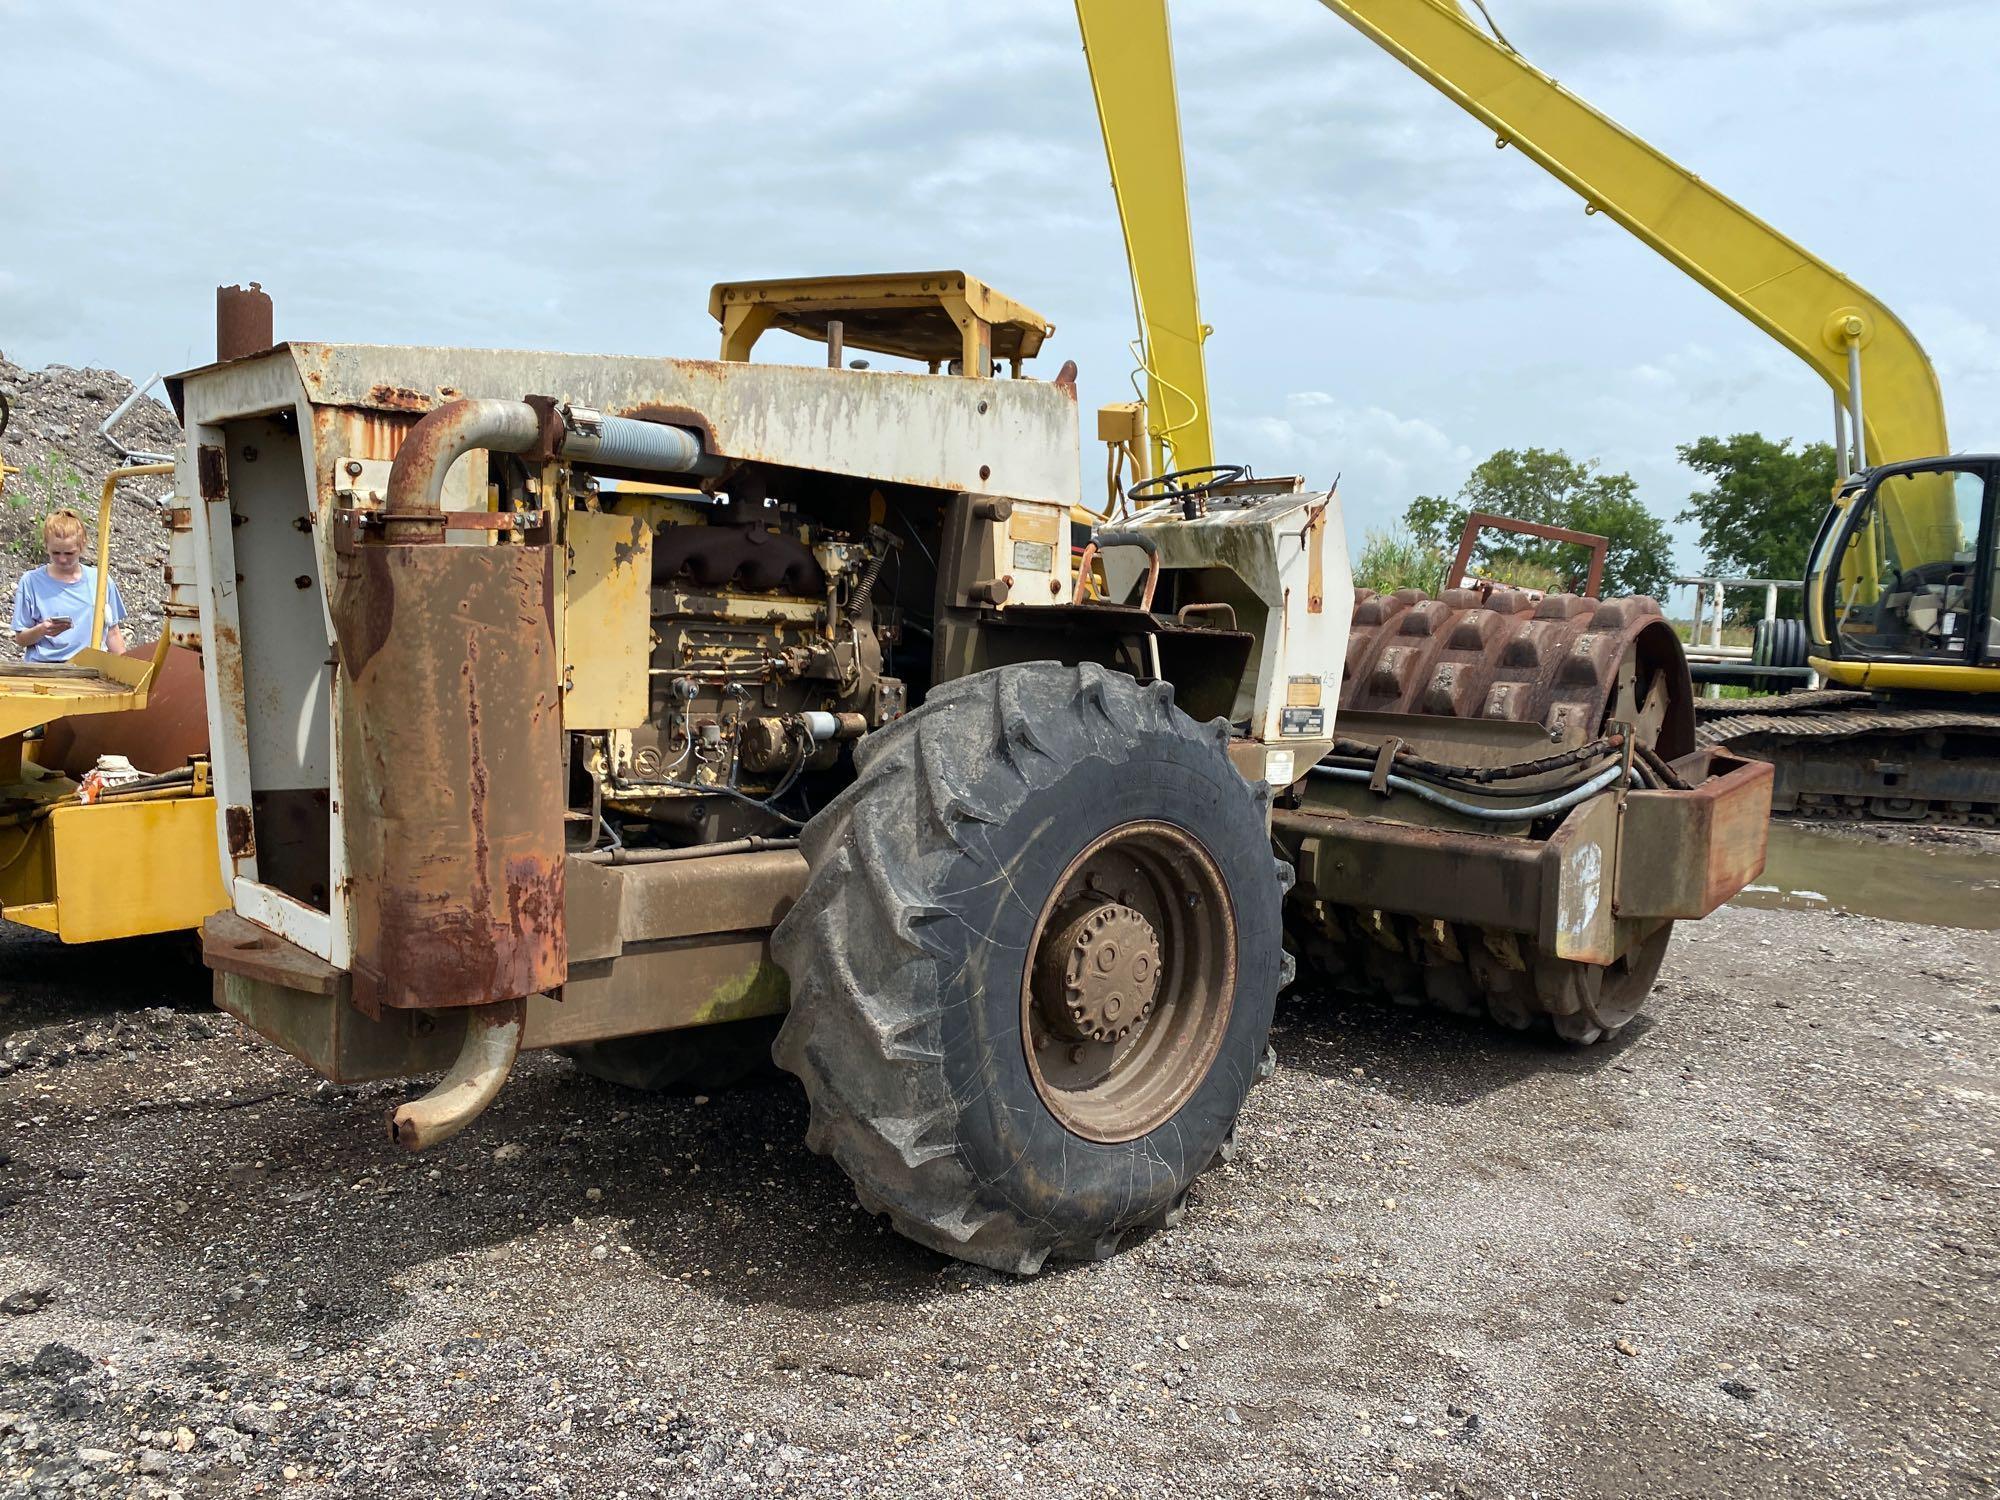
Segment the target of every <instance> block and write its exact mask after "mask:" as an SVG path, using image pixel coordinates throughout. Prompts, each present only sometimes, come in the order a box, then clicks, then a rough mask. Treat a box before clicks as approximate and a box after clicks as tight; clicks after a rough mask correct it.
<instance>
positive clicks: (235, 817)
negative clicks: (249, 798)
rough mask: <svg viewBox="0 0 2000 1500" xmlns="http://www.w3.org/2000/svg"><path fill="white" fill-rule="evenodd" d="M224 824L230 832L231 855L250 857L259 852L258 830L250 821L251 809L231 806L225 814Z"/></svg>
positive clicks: (236, 857) (241, 857) (232, 856)
mask: <svg viewBox="0 0 2000 1500" xmlns="http://www.w3.org/2000/svg"><path fill="white" fill-rule="evenodd" d="M223 824H224V826H225V827H226V828H227V830H228V833H229V855H230V858H232V859H250V858H252V857H253V856H255V854H256V853H257V831H256V828H255V826H254V825H253V824H252V823H251V821H250V809H249V808H247V807H241V806H237V807H231V808H229V809H228V810H227V811H226V812H224V814H223Z"/></svg>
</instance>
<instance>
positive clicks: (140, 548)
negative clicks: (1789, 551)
mask: <svg viewBox="0 0 2000 1500" xmlns="http://www.w3.org/2000/svg"><path fill="white" fill-rule="evenodd" d="M131 394H132V382H131V381H129V380H127V379H126V378H125V377H124V376H123V375H120V374H118V373H117V372H116V371H113V370H72V369H71V368H70V367H69V366H68V365H50V366H49V367H48V368H47V369H45V370H24V369H22V368H21V367H20V366H19V365H16V364H12V363H10V362H9V361H8V360H7V359H6V358H4V357H0V396H5V397H6V398H7V401H8V404H9V405H10V407H11V408H12V412H13V415H12V418H11V420H10V421H9V423H8V426H7V431H6V432H5V434H0V463H5V464H6V465H7V467H8V468H10V469H18V470H20V471H21V472H19V473H17V474H9V475H7V476H6V488H5V490H4V492H0V608H5V609H6V610H7V611H8V612H9V614H8V618H9V619H11V618H12V609H13V603H14V585H15V583H16V582H17V581H18V580H19V579H20V576H21V575H22V574H23V573H25V572H27V571H28V570H29V569H31V568H37V567H40V566H41V564H42V562H43V561H44V558H43V555H42V517H43V516H44V515H46V514H47V513H48V512H49V511H51V510H53V509H55V508H56V507H57V506H59V505H67V506H70V507H72V508H73V509H75V510H77V511H79V512H81V513H82V515H83V517H84V520H85V522H86V524H87V525H88V528H89V532H90V540H89V546H90V548H91V549H92V554H91V560H92V561H94V560H95V550H94V549H95V548H96V546H97V524H96V518H97V506H98V496H99V491H100V489H101V487H102V485H103V483H104V476H105V475H106V474H109V473H110V472H111V471H112V470H113V469H115V468H117V467H118V466H119V465H120V464H121V463H123V462H124V460H123V458H122V457H121V455H120V454H119V451H118V450H117V449H116V448H114V447H113V446H112V445H111V444H110V443H109V442H108V441H106V439H105V438H103V437H102V436H100V435H99V433H98V430H97V429H98V425H99V424H100V423H101V422H103V421H104V419H105V418H106V417H108V416H110V415H111V413H112V412H113V411H114V410H115V409H116V408H117V406H118V403H119V402H121V401H123V400H124V399H125V398H126V397H127V396H129V395H131ZM116 431H117V435H118V436H119V438H121V439H122V440H123V441H124V443H125V445H126V447H128V448H137V449H143V450H145V451H148V452H152V453H170V452H172V451H173V448H174V446H175V445H176V444H177V443H179V442H180V432H181V430H180V424H179V423H177V422H176V421H175V420H174V414H173V411H172V410H171V409H170V408H169V407H167V406H165V405H164V404H162V403H161V402H160V401H158V400H155V399H154V398H153V397H151V396H148V397H146V398H145V399H144V400H142V401H140V402H139V403H138V404H137V405H135V406H134V407H133V408H132V410H131V411H129V412H127V413H126V414H125V416H124V418H123V419H122V420H121V421H120V422H119V424H118V427H117V429H116ZM172 487H173V480H172V476H171V475H162V476H161V477H159V478H157V479H137V480H131V481H128V482H127V483H126V484H124V485H121V486H120V487H119V491H118V496H119V498H118V501H117V509H116V512H115V515H114V520H113V524H112V530H111V569H112V576H113V577H115V578H116V579H117V580H118V588H119V591H120V592H121V593H122V594H124V596H125V607H126V608H127V610H129V611H130V614H131V618H130V621H129V623H128V625H127V629H126V635H127V639H129V640H133V641H144V640H155V639H157V638H158V636H159V631H160V622H161V620H162V618H163V615H162V606H163V604H164V602H165V597H166V561H167V533H166V529H165V527H164V526H163V525H162V524H161V514H160V510H159V505H158V501H159V500H160V498H161V497H163V496H165V495H167V494H169V493H170V492H171V490H172ZM20 654H21V653H20V651H19V649H18V648H17V647H16V646H15V645H14V643H13V641H12V640H11V639H10V638H9V637H8V634H7V633H5V632H0V659H18V658H19V656H20Z"/></svg>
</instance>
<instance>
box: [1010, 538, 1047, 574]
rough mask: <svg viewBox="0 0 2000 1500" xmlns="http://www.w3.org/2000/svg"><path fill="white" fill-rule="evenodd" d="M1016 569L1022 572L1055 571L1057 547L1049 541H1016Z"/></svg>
mask: <svg viewBox="0 0 2000 1500" xmlns="http://www.w3.org/2000/svg"><path fill="white" fill-rule="evenodd" d="M1014 569H1015V571H1016V572H1020V573H1053V572H1055V570H1056V549H1055V547H1054V545H1053V544H1052V543H1049V542H1016V543H1014Z"/></svg>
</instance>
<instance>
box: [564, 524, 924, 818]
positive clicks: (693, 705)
mask: <svg viewBox="0 0 2000 1500" xmlns="http://www.w3.org/2000/svg"><path fill="white" fill-rule="evenodd" d="M741 488H742V490H743V492H742V493H737V494H734V495H732V496H730V497H728V498H727V499H726V500H724V501H722V502H721V503H718V504H714V505H704V504H693V503H685V502H675V503H671V504H670V505H668V506H665V507H663V509H664V510H666V512H667V513H668V519H666V520H665V521H664V522H663V523H662V524H661V525H660V526H659V527H658V529H657V530H656V532H655V534H654V538H653V571H652V590H651V613H652V654H651V662H650V669H649V681H650V688H649V700H650V711H649V714H648V718H649V723H648V724H647V725H646V726H645V727H644V728H639V729H631V730H620V731H614V732H612V733H610V734H607V735H603V736H599V737H593V746H592V749H591V751H590V754H589V758H588V761H587V764H588V768H589V770H590V771H591V772H592V773H593V775H594V777H595V779H596V781H597V784H598V790H599V795H600V797H601V800H602V805H603V808H604V809H605V814H606V821H607V822H611V821H612V820H613V819H628V820H642V821H643V822H645V823H647V824H651V825H656V828H655V831H654V832H653V833H651V834H650V835H648V838H649V841H651V840H655V839H657V840H659V841H662V842H667V843H673V844H680V843H709V842H713V841H716V840H718V839H723V838H730V837H735V836H738V835H740V834H745V833H760V832H761V833H769V832H774V831H777V823H776V822H775V821H774V819H773V816H772V814H774V813H776V812H778V811H779V809H778V807H777V804H778V803H779V801H780V799H782V798H784V797H786V795H787V794H788V793H790V792H791V791H792V789H793V788H794V786H795V785H796V784H797V783H798V782H799V779H800V778H801V777H802V776H804V775H805V774H806V773H808V772H810V771H817V770H825V769H828V768H830V767H832V766H833V765H834V764H835V763H836V762H837V761H838V759H839V757H840V754H841V747H842V745H843V744H845V743H846V742H848V741H852V740H856V739H859V738H860V737H861V736H862V735H863V734H865V733H867V732H868V731H869V730H870V729H873V728H876V727H878V726H880V725H882V724H884V723H886V722H888V721H889V720H891V719H894V718H896V717H898V716H899V715H900V714H901V713H902V712H903V711H904V708H905V706H906V703H905V692H904V686H903V683H902V682H901V681H900V680H899V679H897V678H895V677H891V676H887V675H885V674H884V670H883V661H884V653H885V651H886V650H887V649H888V648H889V647H890V646H892V645H893V644H894V642H895V640H896V638H897V634H898V629H899V623H900V622H899V618H898V616H899V612H898V611H897V610H896V609H895V607H894V606H893V604H892V603H891V602H890V601H889V600H888V599H886V598H878V597H877V593H876V584H877V581H878V580H879V578H880V577H881V574H882V570H883V567H884V565H885V564H886V563H887V562H888V560H889V559H890V557H891V555H892V552H893V550H894V549H895V547H896V546H897V545H898V544H899V539H898V538H896V537H895V536H893V535H892V534H891V533H890V532H888V531H887V530H886V529H884V528H883V527H881V526H871V527H869V528H868V530H867V531H866V532H865V533H864V534H860V535H850V534H846V533H842V532H838V531H834V530H831V529H828V528H826V527H823V526H821V525H819V524H817V523H815V522H813V521H810V520H807V519H805V518H802V517H801V516H800V515H799V514H798V513H797V512H796V511H795V510H794V509H792V508H791V507H789V506H778V505H772V504H768V503H766V502H765V500H764V499H763V496H762V494H761V493H760V492H759V491H758V490H757V489H756V488H754V487H752V486H747V485H746V486H743V487H741ZM614 831H615V826H614Z"/></svg>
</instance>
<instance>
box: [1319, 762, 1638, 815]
mask: <svg viewBox="0 0 2000 1500" xmlns="http://www.w3.org/2000/svg"><path fill="white" fill-rule="evenodd" d="M1311 774H1312V775H1314V776H1324V777H1327V778H1328V779H1329V780H1333V781H1358V782H1359V783H1361V785H1363V786H1367V785H1368V784H1369V783H1370V782H1371V781H1373V780H1374V772H1372V771H1364V770H1362V769H1361V768H1360V767H1359V766H1314V767H1313V768H1312V771H1311ZM1624 774H1625V768H1624V767H1623V766H1622V765H1618V766H1607V767H1606V768H1605V769H1604V770H1602V771H1600V772H1598V774H1597V775H1595V776H1593V777H1591V779H1590V780H1588V781H1586V782H1584V783H1583V785H1581V786H1578V787H1572V788H1571V789H1570V790H1569V791H1567V792H1564V793H1563V794H1562V795H1561V796H1560V797H1551V798H1550V799H1549V800H1548V801H1546V802H1537V803H1535V804H1533V805H1532V806H1529V807H1481V806H1479V805H1478V804H1477V803H1473V802H1462V801H1460V800H1459V799H1458V798H1457V797H1454V796H1451V795H1450V794H1449V793H1447V792H1441V791H1439V790H1438V789H1437V788H1436V787H1433V786H1427V785H1425V784H1424V783H1423V782H1421V781H1412V780H1411V779H1410V778H1409V777H1407V776H1395V775H1391V776H1390V777H1389V778H1388V784H1389V787H1390V789H1391V790H1393V791H1398V792H1408V793H1409V794H1410V795H1411V796H1413V797H1416V798H1418V799H1420V800H1422V801H1424V802H1428V803H1430V804H1431V805H1432V806H1433V807H1442V808H1444V809H1445V810H1446V811H1448V812H1455V813H1458V814H1459V815H1460V816H1462V817H1467V818H1478V819H1480V820H1481V821H1483V822H1488V823H1522V822H1529V821H1532V820H1533V819H1535V818H1546V817H1550V816H1553V815H1554V814H1556V813H1559V812H1568V811H1569V810H1570V809H1571V808H1572V807H1575V806H1576V805H1577V804H1578V803H1579V802H1583V801H1586V800H1588V799H1589V798H1591V797H1594V796H1596V795H1597V794H1598V793H1599V792H1601V791H1603V790H1605V789H1606V788H1607V787H1610V786H1612V785H1614V784H1615V783H1616V782H1617V781H1618V779H1619V777H1621V776H1623V775H1624Z"/></svg>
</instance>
